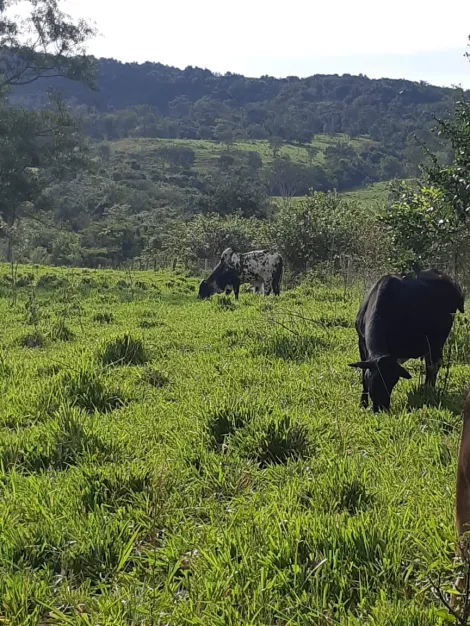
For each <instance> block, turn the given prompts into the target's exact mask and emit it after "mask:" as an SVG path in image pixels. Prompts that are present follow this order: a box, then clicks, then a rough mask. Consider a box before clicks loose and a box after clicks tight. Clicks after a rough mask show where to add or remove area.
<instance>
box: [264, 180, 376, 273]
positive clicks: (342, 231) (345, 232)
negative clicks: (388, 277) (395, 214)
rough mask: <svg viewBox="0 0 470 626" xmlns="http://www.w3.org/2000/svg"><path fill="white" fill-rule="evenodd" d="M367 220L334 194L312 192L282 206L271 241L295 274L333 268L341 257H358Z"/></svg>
mask: <svg viewBox="0 0 470 626" xmlns="http://www.w3.org/2000/svg"><path fill="white" fill-rule="evenodd" d="M368 220H369V221H371V218H370V216H369V217H367V214H366V213H365V212H364V211H363V210H362V209H360V207H359V206H357V205H355V204H352V203H348V202H345V201H344V200H342V199H341V198H340V197H339V196H338V195H337V194H336V193H334V192H329V193H320V192H314V193H312V194H311V195H310V196H309V197H307V198H305V200H301V201H298V202H291V203H288V204H287V203H286V204H283V205H282V206H281V208H280V209H279V211H278V212H277V214H276V216H275V219H274V220H273V222H272V223H271V224H270V231H271V237H270V238H271V241H272V243H273V245H274V247H275V248H276V249H277V250H279V251H280V252H281V253H282V254H283V256H284V259H285V261H286V263H287V264H288V266H289V268H290V270H291V271H292V272H293V273H294V274H301V273H303V272H306V271H308V270H310V269H312V268H314V267H315V266H317V265H320V264H324V263H328V264H329V265H330V269H331V268H332V267H334V266H335V264H336V262H337V260H338V259H339V257H340V256H341V255H351V256H359V255H361V254H362V250H363V245H362V244H363V240H364V235H365V234H366V233H367V222H368Z"/></svg>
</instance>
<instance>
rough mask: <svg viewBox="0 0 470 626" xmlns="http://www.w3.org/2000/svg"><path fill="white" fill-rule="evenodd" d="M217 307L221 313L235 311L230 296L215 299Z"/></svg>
mask: <svg viewBox="0 0 470 626" xmlns="http://www.w3.org/2000/svg"><path fill="white" fill-rule="evenodd" d="M216 302H217V307H218V308H219V309H221V310H222V311H235V309H236V308H237V307H236V306H235V302H234V301H233V300H232V299H231V298H230V296H220V297H218V298H216Z"/></svg>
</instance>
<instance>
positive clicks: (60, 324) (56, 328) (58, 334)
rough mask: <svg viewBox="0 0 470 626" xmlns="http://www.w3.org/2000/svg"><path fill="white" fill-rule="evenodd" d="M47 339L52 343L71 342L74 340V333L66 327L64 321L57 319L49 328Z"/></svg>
mask: <svg viewBox="0 0 470 626" xmlns="http://www.w3.org/2000/svg"><path fill="white" fill-rule="evenodd" d="M49 337H50V338H51V339H52V340H54V341H72V340H73V339H75V333H74V332H73V331H72V330H71V329H70V328H69V327H68V326H67V324H66V323H65V320H64V319H59V320H57V321H56V322H55V323H54V324H53V325H52V326H51V328H50V330H49Z"/></svg>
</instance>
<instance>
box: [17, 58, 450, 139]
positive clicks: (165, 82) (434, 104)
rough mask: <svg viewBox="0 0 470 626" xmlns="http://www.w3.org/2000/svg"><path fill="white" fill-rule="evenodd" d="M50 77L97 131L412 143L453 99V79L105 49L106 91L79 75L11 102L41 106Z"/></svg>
mask: <svg viewBox="0 0 470 626" xmlns="http://www.w3.org/2000/svg"><path fill="white" fill-rule="evenodd" d="M51 87H53V88H57V89H59V90H60V91H62V92H63V94H64V95H65V97H66V99H67V101H69V102H70V103H73V104H74V105H76V106H77V107H79V108H82V110H83V112H84V113H85V114H86V117H87V130H88V132H89V134H90V135H91V136H92V137H94V138H96V139H110V140H112V139H116V138H119V137H127V136H136V137H166V138H182V139H216V140H220V141H227V140H246V139H269V138H272V137H278V138H280V139H281V140H283V141H286V142H299V143H309V142H310V141H311V140H312V138H313V137H314V136H315V135H316V134H319V133H324V134H335V133H346V134H347V135H349V136H350V137H357V136H359V135H368V136H369V137H371V138H372V139H374V140H376V141H378V142H381V143H386V144H390V145H391V146H395V147H396V148H401V149H403V148H404V147H405V146H406V145H408V143H409V138H410V134H412V133H415V132H418V133H419V134H420V135H421V136H423V135H424V136H427V132H426V131H427V130H429V128H430V126H431V125H432V116H433V115H437V116H439V117H446V116H447V115H448V113H449V111H450V110H451V108H452V104H453V101H454V92H453V90H452V89H447V88H441V87H434V86H430V85H427V84H426V83H424V82H421V83H415V82H410V81H406V80H390V79H380V80H372V79H369V78H367V77H366V76H362V75H359V76H351V75H347V74H346V75H343V76H337V75H332V76H326V75H316V76H312V77H309V78H304V79H299V78H296V77H288V78H283V79H277V78H272V77H269V76H262V77H261V78H246V77H244V76H241V75H239V74H231V73H227V74H225V75H223V76H222V75H218V74H214V73H212V72H210V71H209V70H204V69H200V68H194V67H187V68H186V69H184V70H180V69H177V68H174V67H169V66H166V65H162V64H160V63H144V64H142V65H139V64H137V63H120V62H118V61H115V60H111V59H101V60H100V61H99V71H98V78H97V87H98V90H97V91H92V90H89V89H88V88H87V87H85V86H84V85H81V84H79V83H73V82H71V81H66V80H61V81H57V80H43V81H40V82H36V83H32V84H30V85H27V86H23V87H17V88H15V90H14V92H13V94H12V102H14V103H15V104H18V105H21V106H25V107H28V108H37V107H41V106H43V105H44V104H45V102H46V100H47V90H48V89H49V88H51Z"/></svg>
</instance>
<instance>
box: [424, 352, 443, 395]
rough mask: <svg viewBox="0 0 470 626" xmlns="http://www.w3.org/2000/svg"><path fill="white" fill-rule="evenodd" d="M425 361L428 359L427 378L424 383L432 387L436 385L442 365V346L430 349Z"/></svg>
mask: <svg viewBox="0 0 470 626" xmlns="http://www.w3.org/2000/svg"><path fill="white" fill-rule="evenodd" d="M425 361H426V380H425V382H424V384H425V385H430V386H431V387H435V386H436V379H437V375H438V373H439V369H440V367H441V365H442V348H439V349H437V348H434V349H430V350H429V352H428V354H426V356H425Z"/></svg>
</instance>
